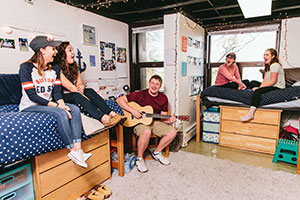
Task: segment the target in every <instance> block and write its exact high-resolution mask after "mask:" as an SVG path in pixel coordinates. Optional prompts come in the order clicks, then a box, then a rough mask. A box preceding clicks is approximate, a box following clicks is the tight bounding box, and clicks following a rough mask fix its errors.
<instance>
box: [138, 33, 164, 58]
mask: <svg viewBox="0 0 300 200" xmlns="http://www.w3.org/2000/svg"><path fill="white" fill-rule="evenodd" d="M138 45H139V47H138V49H139V52H138V54H139V62H158V61H160V62H161V61H163V60H164V30H162V29H161V30H154V31H147V32H143V33H139V34H138Z"/></svg>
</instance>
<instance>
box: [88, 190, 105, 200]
mask: <svg viewBox="0 0 300 200" xmlns="http://www.w3.org/2000/svg"><path fill="white" fill-rule="evenodd" d="M87 198H89V199H90V200H103V199H104V194H102V193H101V192H97V191H92V192H91V193H90V194H89V195H87Z"/></svg>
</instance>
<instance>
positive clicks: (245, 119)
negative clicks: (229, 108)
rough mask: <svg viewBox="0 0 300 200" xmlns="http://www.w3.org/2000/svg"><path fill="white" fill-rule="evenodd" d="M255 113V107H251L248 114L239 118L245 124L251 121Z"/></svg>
mask: <svg viewBox="0 0 300 200" xmlns="http://www.w3.org/2000/svg"><path fill="white" fill-rule="evenodd" d="M255 111H256V107H254V106H251V107H250V109H249V112H248V113H247V114H246V115H245V116H244V117H241V121H242V122H246V121H249V120H251V119H253V118H254V113H255Z"/></svg>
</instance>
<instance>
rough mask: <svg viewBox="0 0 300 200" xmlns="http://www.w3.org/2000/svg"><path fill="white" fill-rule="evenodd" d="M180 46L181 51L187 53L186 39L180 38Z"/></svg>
mask: <svg viewBox="0 0 300 200" xmlns="http://www.w3.org/2000/svg"><path fill="white" fill-rule="evenodd" d="M181 42H182V44H181V51H182V52H187V37H185V36H182V41H181Z"/></svg>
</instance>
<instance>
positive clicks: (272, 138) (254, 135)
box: [219, 106, 282, 154]
mask: <svg viewBox="0 0 300 200" xmlns="http://www.w3.org/2000/svg"><path fill="white" fill-rule="evenodd" d="M220 108H221V109H220V112H221V116H220V136H219V137H220V138H219V144H220V145H221V146H227V147H232V148H237V149H245V150H250V151H256V152H262V153H268V154H274V153H275V150H276V145H277V141H278V136H279V129H280V118H281V112H282V110H271V109H258V110H257V111H256V112H255V115H254V119H253V120H251V121H249V122H241V121H240V117H242V116H244V115H246V114H247V112H248V110H249V108H243V107H232V106H220Z"/></svg>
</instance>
